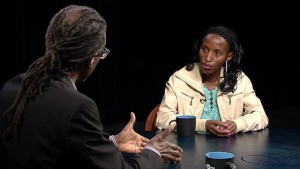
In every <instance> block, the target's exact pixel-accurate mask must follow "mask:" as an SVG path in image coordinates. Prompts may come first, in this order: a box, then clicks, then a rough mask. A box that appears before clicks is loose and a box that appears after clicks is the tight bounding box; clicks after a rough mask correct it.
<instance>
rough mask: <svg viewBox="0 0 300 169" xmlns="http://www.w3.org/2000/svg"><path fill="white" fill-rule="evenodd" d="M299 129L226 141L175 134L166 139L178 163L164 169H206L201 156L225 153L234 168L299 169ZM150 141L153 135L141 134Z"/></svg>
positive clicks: (270, 130)
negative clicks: (175, 148) (178, 156)
mask: <svg viewBox="0 0 300 169" xmlns="http://www.w3.org/2000/svg"><path fill="white" fill-rule="evenodd" d="M299 133H300V128H267V129H265V130H261V131H256V132H248V133H238V134H237V135H234V136H231V137H229V138H227V137H226V138H223V137H216V136H213V135H209V134H204V133H197V134H195V136H194V137H186V138H185V137H182V138H181V137H178V136H177V134H176V133H172V134H171V135H169V136H167V137H166V140H168V141H170V142H172V143H175V144H177V145H179V146H181V147H182V148H183V150H184V152H183V156H182V160H181V162H180V163H177V164H169V163H166V164H165V168H166V169H175V168H176V169H206V167H205V156H204V155H205V153H207V152H210V151H226V152H231V153H233V154H234V155H235V157H234V163H235V165H236V166H237V169H296V168H300V135H299ZM141 134H143V135H144V136H146V137H148V138H150V137H152V136H153V135H154V134H155V133H153V132H152V133H151V132H144V133H141Z"/></svg>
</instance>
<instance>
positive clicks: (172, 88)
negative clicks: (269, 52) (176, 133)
mask: <svg viewBox="0 0 300 169" xmlns="http://www.w3.org/2000/svg"><path fill="white" fill-rule="evenodd" d="M194 49H195V53H194V55H193V56H192V57H191V60H190V62H189V63H188V64H187V65H186V66H184V67H183V68H181V69H180V70H178V71H176V72H175V73H174V74H173V75H172V76H171V77H170V79H169V81H168V82H167V84H166V88H165V94H164V97H163V99H162V102H161V104H160V108H159V111H158V112H157V127H158V128H159V129H162V128H165V127H166V126H169V125H176V124H175V122H174V119H175V118H176V116H177V115H180V114H189V115H194V116H196V117H197V120H196V131H197V132H207V133H210V134H213V135H216V136H220V137H229V136H231V135H235V134H236V133H238V132H248V131H256V130H261V129H264V128H266V127H267V125H268V123H269V119H268V117H267V115H266V113H265V110H264V108H263V106H262V103H261V101H260V99H259V98H258V97H257V96H256V94H255V91H254V89H253V87H252V83H251V80H250V79H249V78H248V76H247V75H246V74H245V73H244V72H243V71H242V70H241V59H242V57H243V54H244V51H243V49H242V47H241V44H240V43H239V41H238V37H237V35H236V34H235V33H234V32H233V31H232V30H230V29H229V28H226V27H224V26H212V27H209V28H207V29H206V30H204V31H203V32H202V33H201V35H200V36H199V37H198V38H197V40H196V42H195V45H194ZM174 129H175V130H176V127H175V128H174Z"/></svg>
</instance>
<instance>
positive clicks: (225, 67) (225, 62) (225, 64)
mask: <svg viewBox="0 0 300 169" xmlns="http://www.w3.org/2000/svg"><path fill="white" fill-rule="evenodd" d="M225 73H226V74H227V61H226V62H225Z"/></svg>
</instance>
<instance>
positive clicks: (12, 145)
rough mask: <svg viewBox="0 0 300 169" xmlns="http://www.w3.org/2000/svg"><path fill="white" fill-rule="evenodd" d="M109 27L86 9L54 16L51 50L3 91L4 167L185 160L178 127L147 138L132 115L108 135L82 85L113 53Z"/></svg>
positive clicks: (63, 168) (153, 164) (157, 164)
mask: <svg viewBox="0 0 300 169" xmlns="http://www.w3.org/2000/svg"><path fill="white" fill-rule="evenodd" d="M106 27H107V26H106V21H105V20H104V18H103V17H102V16H101V15H100V14H99V13H98V12H97V11H96V10H94V9H92V8H90V7H86V6H77V5H70V6H67V7H65V8H63V9H61V10H60V11H59V12H58V13H56V14H55V15H54V17H53V18H52V19H51V21H50V24H49V26H48V29H47V32H46V36H45V40H46V43H45V45H46V52H45V54H44V55H43V56H42V57H40V58H38V59H37V60H36V61H35V62H33V63H32V64H31V65H30V66H29V68H28V70H27V71H26V73H23V74H21V75H18V76H16V77H14V78H12V79H11V80H10V81H8V82H7V83H6V84H5V85H4V86H3V88H2V89H1V91H0V103H1V104H0V113H1V116H0V118H1V119H0V134H1V139H0V155H1V156H0V160H1V162H0V168H1V169H8V168H9V169H12V168H16V169H26V168H28V169H43V168H51V169H54V168H60V169H67V168H77V169H80V168H89V169H91V168H102V169H104V168H114V169H118V168H120V169H121V168H149V169H150V168H151V169H152V168H162V166H163V162H164V161H168V162H177V161H180V157H181V154H182V149H181V148H180V147H179V146H177V145H174V144H172V143H170V142H167V141H165V140H164V137H166V136H167V135H168V134H169V133H170V132H171V131H172V129H173V128H172V127H170V128H167V129H166V130H165V131H164V132H161V133H160V134H157V135H156V136H154V137H153V138H152V139H150V140H148V139H147V138H145V137H142V136H141V135H139V134H137V133H136V132H135V131H134V130H133V124H134V123H135V115H134V113H131V118H130V121H129V122H128V124H127V125H126V126H125V128H124V129H123V130H122V131H121V132H120V133H119V134H117V135H114V136H113V135H109V134H107V133H105V132H104V131H103V126H102V124H101V122H100V118H99V112H98V109H97V106H96V104H95V102H94V101H93V100H92V99H90V98H89V97H87V96H85V95H84V94H82V93H80V92H78V91H77V90H76V86H75V84H76V83H77V82H81V81H84V80H86V79H87V78H88V77H89V76H90V75H91V74H92V72H93V70H94V69H95V67H96V66H97V64H98V62H99V60H100V59H104V58H105V57H106V56H107V54H108V53H109V50H108V49H107V48H105V45H106ZM66 98H67V99H66ZM2 136H3V137H2ZM121 152H126V153H135V154H136V155H135V156H133V157H131V158H126V159H124V158H123V155H122V153H121Z"/></svg>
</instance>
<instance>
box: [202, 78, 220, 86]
mask: <svg viewBox="0 0 300 169" xmlns="http://www.w3.org/2000/svg"><path fill="white" fill-rule="evenodd" d="M203 83H204V84H206V85H208V86H214V85H216V84H218V83H219V79H218V80H216V81H215V82H212V83H209V82H203Z"/></svg>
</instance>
